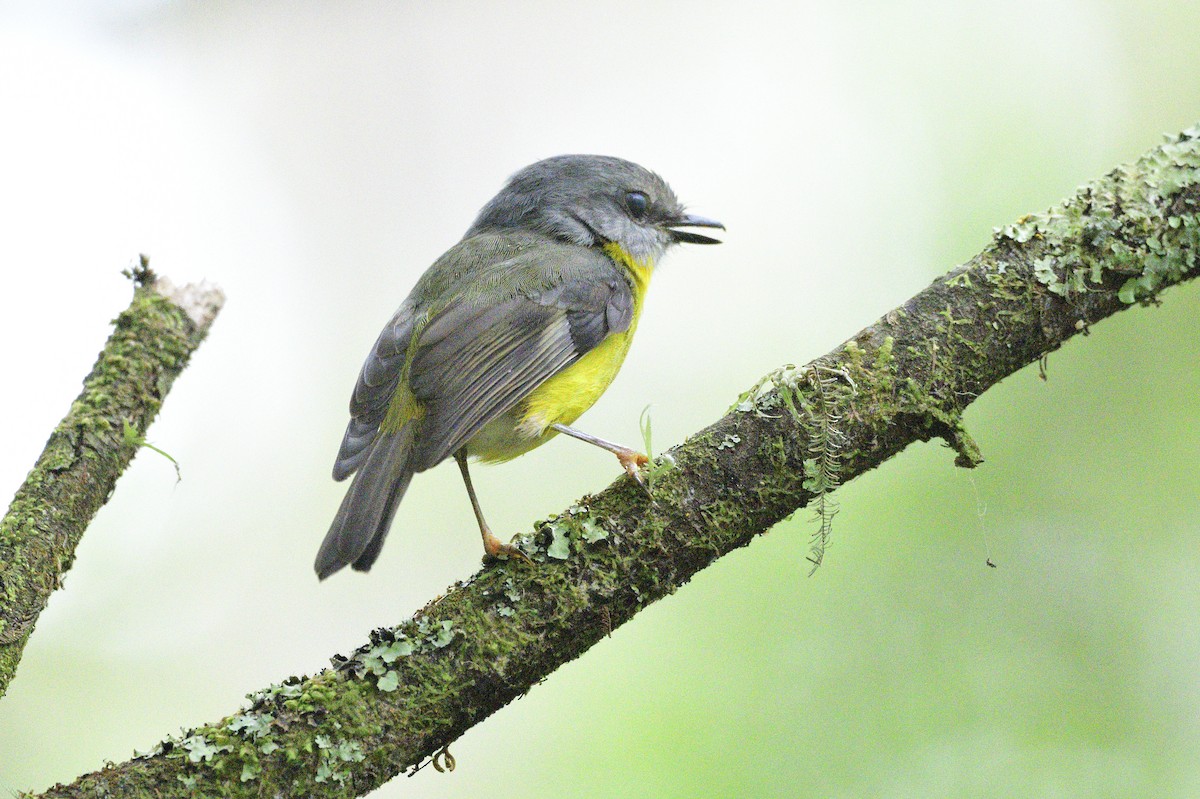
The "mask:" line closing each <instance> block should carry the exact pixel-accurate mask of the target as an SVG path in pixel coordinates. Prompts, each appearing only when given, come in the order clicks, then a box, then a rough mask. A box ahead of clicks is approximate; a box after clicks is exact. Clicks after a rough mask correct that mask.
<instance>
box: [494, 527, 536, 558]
mask: <svg viewBox="0 0 1200 799" xmlns="http://www.w3.org/2000/svg"><path fill="white" fill-rule="evenodd" d="M483 552H484V555H483V562H484V563H490V562H491V561H494V560H519V561H523V562H525V563H533V561H532V560H530V559H529V556H528V555H526V554H525V553H524V552H522V551H521V550H520V549H519V548H517V547H515V546H513V545H512V544H506V543H504V542H503V541H501V540H500V539H499V538H496V536H494V535H492V534H491V533H490V532H487V533H484V536H483Z"/></svg>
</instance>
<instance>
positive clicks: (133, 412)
mask: <svg viewBox="0 0 1200 799" xmlns="http://www.w3.org/2000/svg"><path fill="white" fill-rule="evenodd" d="M147 263H148V262H147V259H146V257H145V256H142V262H141V266H140V267H139V268H138V269H136V270H134V271H132V272H130V273H129V276H130V278H131V279H133V281H134V283H135V285H136V286H137V288H136V290H135V291H134V296H133V302H132V303H131V304H130V306H129V307H128V308H127V309H125V310H124V311H123V312H122V313H121V315H120V316H118V317H117V318H116V321H115V330H113V334H112V336H111V337H110V338H109V340H108V343H107V344H105V345H104V350H103V351H102V352H101V353H100V357H99V358H98V359H97V361H96V365H95V366H94V367H92V372H91V374H89V375H88V376H87V378H86V379H85V380H84V381H83V392H82V393H81V394H80V395H79V397H78V398H77V399H76V400H75V402H74V403H73V404H72V405H71V410H70V411H68V413H67V415H66V417H65V418H64V419H63V420H62V421H61V422H60V423H59V425H58V427H56V428H55V429H54V432H53V433H51V434H50V440H49V441H48V442H46V448H45V450H43V451H42V454H41V457H39V458H38V460H37V463H36V464H35V465H34V467H33V470H32V471H31V472H30V473H29V476H28V477H27V478H25V483H24V484H23V485H22V486H21V487H20V488H19V489H18V490H17V493H16V495H15V496H14V497H13V501H12V505H10V506H9V509H8V513H7V514H6V515H5V516H4V519H3V520H0V696H3V695H4V693H5V691H6V690H7V689H8V684H9V683H10V682H11V681H12V678H13V675H14V674H15V673H16V670H17V664H18V663H19V662H20V661H21V654H22V652H23V651H24V649H25V642H26V641H28V640H29V634H30V633H31V632H32V631H33V626H34V624H35V623H36V622H37V618H38V615H39V614H40V613H41V612H42V609H43V608H45V607H46V602H47V600H48V599H49V598H50V593H51V592H52V591H53V590H54V589H55V588H57V587H59V586H60V585H62V582H63V576H64V575H65V574H66V572H67V570H68V569H70V568H71V563H72V562H73V561H74V559H75V547H76V546H77V545H78V544H79V539H80V538H81V537H82V536H83V531H84V530H85V529H87V526H88V524H89V523H90V522H91V520H92V517H93V516H95V515H96V511H98V510H100V507H101V506H102V505H104V503H105V502H107V501H108V498H109V497H110V496H111V495H112V492H113V488H114V486H115V485H116V482H117V478H118V477H120V476H121V473H122V472H123V471H125V467H126V466H128V465H129V462H130V461H131V460H133V456H134V455H135V454H136V453H137V450H138V448H139V447H140V446H141V445H142V444H143V443H144V438H143V437H144V436H145V433H146V428H147V427H149V426H150V422H151V421H153V419H154V417H155V415H156V414H157V413H158V409H159V408H160V407H161V406H162V402H163V399H164V398H165V397H166V395H167V392H168V391H169V390H170V388H171V384H172V383H173V382H175V378H176V377H178V376H179V373H180V372H182V371H183V368H184V367H185V366H186V365H187V362H188V358H189V357H191V354H192V352H193V351H194V350H195V349H196V347H198V346H199V345H200V342H201V341H203V340H204V337H205V336H206V335H207V334H208V329H209V327H210V326H211V325H212V322H213V319H214V318H215V317H216V315H217V312H218V311H220V309H221V305H222V304H223V303H224V302H225V297H224V295H223V294H222V293H221V291H220V289H217V288H215V287H211V286H206V285H203V284H202V285H200V286H192V285H188V286H184V287H182V288H176V287H174V286H172V285H171V284H170V283H169V282H168V281H166V280H163V279H156V278H155V275H154V273H153V272H152V271H151V270H150V269H149V267H148V265H147Z"/></svg>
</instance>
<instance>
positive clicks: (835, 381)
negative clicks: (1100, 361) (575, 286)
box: [44, 127, 1200, 797]
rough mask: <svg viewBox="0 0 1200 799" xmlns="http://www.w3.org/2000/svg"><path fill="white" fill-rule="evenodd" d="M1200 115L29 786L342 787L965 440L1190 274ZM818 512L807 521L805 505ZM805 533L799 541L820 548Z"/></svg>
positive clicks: (397, 762)
mask: <svg viewBox="0 0 1200 799" xmlns="http://www.w3.org/2000/svg"><path fill="white" fill-rule="evenodd" d="M1198 253H1200V127H1196V128H1192V129H1191V130H1189V131H1187V132H1185V133H1183V134H1182V135H1180V136H1178V137H1176V138H1174V139H1171V140H1170V141H1168V142H1167V143H1165V144H1163V145H1162V146H1160V147H1158V148H1156V149H1154V150H1152V151H1150V152H1149V153H1148V154H1146V155H1145V156H1144V157H1142V158H1141V159H1140V160H1139V161H1138V162H1136V163H1135V164H1131V165H1128V166H1124V167H1119V168H1117V169H1116V170H1114V171H1113V172H1111V173H1110V174H1108V175H1106V176H1105V177H1103V178H1101V179H1100V180H1097V181H1096V182H1094V183H1092V184H1090V185H1089V186H1085V187H1083V188H1082V189H1080V190H1079V192H1078V193H1077V194H1076V195H1075V196H1074V197H1072V198H1070V199H1068V200H1066V201H1065V202H1063V203H1062V204H1061V205H1059V206H1057V207H1055V208H1053V209H1051V210H1049V211H1048V212H1046V213H1044V214H1041V215H1038V216H1029V217H1025V218H1023V219H1021V220H1019V221H1018V222H1016V223H1015V224H1013V225H1009V226H1007V227H1005V228H1003V229H1001V230H998V231H997V232H996V235H995V237H994V240H993V242H992V243H991V244H990V245H989V246H988V247H987V249H985V250H984V251H983V252H982V253H980V254H979V255H977V256H976V257H975V258H973V259H972V260H971V261H970V262H969V263H967V264H965V265H964V266H961V267H959V268H957V269H954V270H952V271H951V272H950V273H949V274H947V275H945V276H944V277H941V278H939V279H938V280H936V281H935V282H934V283H933V285H931V286H930V287H929V288H927V289H925V290H924V291H922V292H921V293H920V294H918V295H917V296H915V297H913V298H912V299H910V300H909V301H908V302H906V303H904V304H903V305H902V306H900V307H898V308H896V309H895V310H893V311H891V312H889V313H888V314H887V315H885V316H884V317H883V318H882V319H880V320H879V321H877V322H876V323H875V324H873V325H871V326H870V327H867V328H866V329H864V330H863V331H861V332H860V333H858V334H857V335H855V336H854V337H853V338H852V339H850V340H849V341H847V342H846V343H845V344H843V345H842V346H840V347H838V348H837V349H836V350H834V351H833V352H831V353H830V354H829V355H826V356H825V357H823V358H820V359H818V360H817V361H815V362H814V363H813V364H810V365H809V366H808V367H805V368H802V369H796V368H790V367H789V368H784V369H781V370H777V371H776V372H773V373H772V374H771V375H769V376H768V377H767V378H766V379H765V380H764V381H763V383H762V384H761V385H760V386H757V387H755V388H754V389H752V390H751V391H749V392H747V393H746V394H744V395H743V396H742V397H741V398H740V399H739V401H738V403H737V405H736V406H735V408H734V409H733V410H731V411H730V413H729V414H727V415H726V416H725V417H723V418H722V419H720V420H718V421H717V422H716V423H715V424H713V425H711V426H710V427H708V428H707V429H705V430H702V431H700V432H699V433H697V434H696V435H694V436H692V437H691V438H689V439H688V440H687V441H686V442H685V443H684V444H682V445H681V446H679V447H676V448H675V449H673V450H671V451H670V452H669V453H668V455H667V456H665V457H664V458H660V459H659V460H658V461H657V462H656V464H655V470H656V471H655V475H654V489H653V494H652V496H647V495H646V493H645V492H644V491H642V489H640V488H639V487H637V486H636V485H634V484H633V483H632V481H630V480H629V479H627V478H623V479H621V480H619V481H617V482H616V483H614V484H613V485H612V486H610V487H609V488H608V489H606V490H605V491H603V492H602V493H600V494H598V495H595V496H590V497H585V498H583V499H582V500H580V501H579V502H578V503H577V504H575V505H573V506H571V507H570V508H568V509H567V510H566V511H564V512H563V513H561V514H559V515H557V516H555V517H553V518H551V519H548V520H546V521H543V522H539V523H537V524H536V525H535V530H534V531H533V532H531V533H528V534H525V535H524V536H523V537H522V538H521V541H520V544H521V547H522V548H523V549H524V551H525V552H527V553H528V554H529V555H530V556H531V557H532V558H533V559H534V560H535V561H536V562H537V563H536V565H532V566H530V565H527V564H522V563H513V562H510V563H503V564H498V565H494V566H491V567H489V568H485V569H483V570H482V571H480V572H479V573H477V574H476V575H474V576H473V577H472V578H471V579H469V580H468V581H467V582H465V583H461V584H459V585H457V586H456V587H455V588H454V589H453V590H452V591H450V592H449V593H448V594H447V595H446V596H445V597H442V598H440V599H438V600H434V601H433V602H431V603H430V604H429V605H427V606H426V607H425V608H424V609H423V610H421V611H420V612H418V613H417V614H416V615H415V616H413V618H411V619H409V620H408V621H406V622H403V623H402V624H400V625H398V626H397V627H394V628H391V629H381V630H376V631H375V632H374V633H373V634H372V635H371V637H370V640H369V641H368V642H367V643H366V644H364V645H363V646H362V647H361V648H360V649H358V650H357V651H356V652H354V653H353V654H352V655H351V656H349V657H335V658H334V667H333V668H330V669H327V670H325V671H322V672H321V673H319V674H317V675H314V676H312V677H307V678H289V679H288V680H285V681H284V682H283V683H282V684H280V685H274V686H271V687H270V688H267V689H265V690H263V691H260V692H259V693H258V694H256V695H254V696H252V697H251V700H252V701H251V704H250V705H249V707H248V708H246V709H245V710H243V711H241V712H239V713H237V714H234V715H232V716H229V717H227V718H225V719H222V720H221V721H219V722H217V723H216V724H213V725H210V726H206V727H201V728H198V729H195V730H193V731H191V732H189V733H188V734H187V735H185V736H183V737H182V738H180V739H172V740H169V741H166V742H164V743H163V744H162V745H160V746H159V747H158V748H156V750H155V751H154V752H152V753H150V754H148V755H145V756H140V757H137V758H135V759H133V760H130V761H128V762H126V763H122V764H119V765H111V766H108V767H105V768H104V769H103V770H102V771H99V772H96V773H94V774H90V775H87V776H84V777H82V778H80V779H79V780H78V781H77V782H76V783H74V784H73V785H71V786H56V787H55V788H52V789H51V790H49V791H47V792H46V793H45V794H44V795H45V796H55V797H59V796H85V795H86V796H94V795H99V794H103V795H106V796H132V795H142V794H143V793H145V794H153V795H156V796H242V795H245V796H276V795H290V796H295V795H305V796H355V795H361V794H364V793H366V792H368V791H370V790H372V789H374V788H376V787H378V786H380V785H382V784H383V783H385V782H387V781H388V780H389V779H391V778H392V777H394V776H395V775H397V774H399V773H400V772H402V771H404V770H406V769H412V768H416V767H419V766H420V765H421V764H423V763H425V762H426V761H427V760H428V759H430V758H433V759H434V760H433V762H434V765H435V766H443V767H444V766H445V765H446V764H447V763H446V757H445V755H444V753H445V750H446V747H447V746H448V745H449V744H450V743H452V742H453V741H455V740H456V739H457V738H458V737H459V736H461V735H462V734H463V733H464V732H465V731H466V730H468V729H470V727H471V726H472V725H474V724H477V723H478V722H479V721H481V720H482V719H484V718H486V717H487V716H489V715H490V714H492V713H494V712H495V711H496V710H498V709H500V708H501V707H503V706H504V705H505V704H507V703H508V702H510V701H512V700H513V699H515V698H517V697H519V696H521V695H522V694H523V693H525V692H526V691H528V690H529V689H530V688H531V687H532V686H533V685H535V684H536V683H537V682H538V681H540V680H542V679H544V678H545V677H546V676H547V675H548V674H550V673H551V672H553V671H554V670H555V669H556V668H558V667H559V666H561V665H562V664H563V663H566V662H567V661H570V660H572V659H574V658H576V657H578V656H579V655H580V654H582V653H583V652H584V651H586V650H587V649H588V648H589V647H591V646H592V645H593V644H595V643H596V642H598V641H599V640H600V639H601V638H603V637H604V636H605V635H606V634H608V633H609V632H610V631H611V630H612V629H613V628H615V627H618V626H620V625H621V624H624V623H625V622H627V621H628V620H629V619H631V618H632V617H633V616H634V615H635V614H636V613H637V612H638V611H639V610H641V609H642V608H643V607H645V606H646V605H647V604H649V603H651V602H653V601H655V600H657V599H660V598H662V597H664V596H666V595H667V594H670V593H672V592H674V591H675V590H676V589H677V588H679V586H681V585H682V584H684V583H685V582H687V581H688V580H689V579H690V578H691V577H692V575H694V574H695V573H696V572H697V571H699V570H700V569H702V568H704V567H705V566H707V565H708V564H709V563H711V562H712V561H713V560H715V559H716V558H718V557H720V556H721V555H724V554H725V553H727V552H729V551H731V550H734V549H736V548H738V547H741V546H745V545H746V544H748V543H749V542H750V541H751V540H753V539H754V537H755V536H756V535H758V534H760V533H762V532H764V531H765V530H767V529H768V528H769V527H771V525H773V524H775V523H776V522H778V521H780V520H781V519H783V518H785V517H787V516H788V515H790V514H791V513H793V512H795V511H796V510H797V509H798V508H801V507H804V506H805V505H807V504H809V503H810V502H813V501H814V500H818V499H823V498H824V497H825V495H826V494H827V493H828V492H829V491H830V490H832V489H833V488H834V487H835V486H836V485H837V484H838V483H839V482H844V481H846V480H849V479H851V478H853V477H855V476H857V475H859V474H862V473H863V472H865V471H867V470H869V469H872V468H874V467H876V466H878V465H879V464H880V463H882V462H883V461H884V460H886V459H888V458H890V457H891V456H893V455H895V454H896V453H898V452H900V451H901V450H902V449H904V448H905V447H906V446H908V445H909V444H911V443H913V442H914V441H924V440H928V439H931V438H935V437H936V438H942V439H944V440H946V441H947V442H948V443H949V445H950V446H951V447H953V449H954V450H955V451H956V452H957V462H958V463H959V464H960V465H962V466H968V467H969V466H973V465H975V464H977V463H979V462H980V460H981V459H980V455H979V452H978V450H977V448H976V447H975V445H974V443H973V442H972V441H971V439H970V437H969V436H968V435H967V433H966V431H965V430H964V429H963V426H962V412H963V410H964V409H965V408H966V407H967V405H969V404H970V403H971V402H972V401H973V400H974V399H975V398H976V397H978V396H979V395H980V394H981V393H982V392H984V391H986V390H987V389H988V388H989V387H991V386H993V385H995V384H996V383H997V382H999V381H1000V380H1002V379H1003V378H1004V377H1006V376H1008V375H1010V374H1012V373H1013V372H1015V371H1017V370H1018V369H1020V368H1022V367H1024V366H1026V365H1028V364H1031V363H1034V362H1037V361H1039V360H1040V359H1042V358H1043V357H1044V356H1045V355H1046V354H1047V353H1049V352H1051V351H1053V350H1055V349H1057V348H1058V347H1060V346H1061V345H1062V344H1063V342H1065V341H1066V340H1067V339H1069V338H1071V337H1072V336H1074V335H1076V334H1079V333H1086V332H1087V330H1088V327H1089V326H1090V325H1092V324H1095V323H1096V322H1098V321H1099V320H1101V319H1103V318H1105V317H1108V316H1111V315H1112V314H1114V313H1116V312H1117V311H1120V310H1122V309H1124V308H1127V307H1129V306H1130V305H1131V304H1135V303H1141V304H1152V303H1156V302H1157V301H1158V295H1159V293H1160V292H1161V291H1162V290H1163V289H1164V288H1166V287H1168V286H1170V285H1172V284H1175V283H1178V282H1181V281H1183V280H1186V279H1191V278H1194V277H1196V276H1197V274H1198V273H1200V266H1198V265H1197V258H1198V255H1197V254H1198ZM823 529H824V526H823ZM820 543H821V542H820V541H818V542H817V545H818V546H817V551H816V553H815V557H814V559H818V560H819V553H820Z"/></svg>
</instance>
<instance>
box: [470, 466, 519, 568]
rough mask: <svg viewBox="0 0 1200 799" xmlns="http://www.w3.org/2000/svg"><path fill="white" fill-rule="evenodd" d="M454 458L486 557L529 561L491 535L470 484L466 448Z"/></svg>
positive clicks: (512, 547)
mask: <svg viewBox="0 0 1200 799" xmlns="http://www.w3.org/2000/svg"><path fill="white" fill-rule="evenodd" d="M454 460H456V461H458V468H459V470H460V471H461V472H462V477H463V482H464V483H466V485H467V496H469V497H470V498H471V508H472V509H473V510H474V511H475V521H477V522H479V534H480V535H482V536H483V551H484V552H485V553H487V557H489V558H495V557H499V556H500V555H507V556H509V557H513V558H517V559H518V560H523V561H525V562H526V563H528V562H529V557H528V556H527V555H526V554H525V553H524V552H522V551H521V550H519V549H517V548H516V547H514V546H512V545H511V544H505V543H504V542H502V541H501V540H500V539H499V538H496V536H494V535H492V530H491V528H490V527H488V523H487V522H486V521H485V520H484V518H483V511H482V510H481V509H480V508H479V499H478V498H477V497H476V496H475V486H473V485H471V473H470V472H469V471H467V449H466V447H463V448H461V449H459V451H458V452H456V453H454Z"/></svg>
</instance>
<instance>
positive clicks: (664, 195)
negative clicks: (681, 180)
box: [467, 155, 724, 262]
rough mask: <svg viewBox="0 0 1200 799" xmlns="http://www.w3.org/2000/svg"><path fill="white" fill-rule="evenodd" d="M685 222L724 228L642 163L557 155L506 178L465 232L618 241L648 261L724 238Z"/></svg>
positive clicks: (599, 243)
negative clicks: (679, 246)
mask: <svg viewBox="0 0 1200 799" xmlns="http://www.w3.org/2000/svg"><path fill="white" fill-rule="evenodd" d="M681 227H719V228H724V225H722V224H721V223H720V222H714V221H713V220H711V219H705V218H704V217H702V216H693V215H690V214H688V213H686V212H685V211H684V209H683V205H682V204H681V203H680V202H679V200H678V199H676V197H675V192H673V191H671V187H670V186H668V185H667V183H666V181H664V180H663V179H662V178H660V177H659V176H658V175H656V174H654V173H653V172H651V171H650V170H648V169H645V168H643V167H640V166H638V165H637V164H634V163H631V162H629V161H625V160H622V159H620V158H612V157H611V156H606V155H559V156H555V157H554V158H547V159H545V160H544V161H538V162H537V163H535V164H531V165H530V166H527V167H525V168H524V169H522V170H521V171H520V172H518V173H517V174H515V175H513V176H512V177H511V178H509V181H508V184H507V185H506V186H505V187H504V188H503V189H502V190H501V192H500V193H499V194H497V195H496V196H495V197H493V198H492V200H491V202H489V203H488V204H487V205H485V206H484V207H483V210H482V211H480V212H479V216H478V217H477V218H476V219H475V224H473V225H471V229H470V230H468V231H467V236H473V235H475V234H476V233H480V232H483V231H487V230H502V229H505V228H524V229H528V230H536V231H538V232H540V233H544V234H546V235H548V236H553V237H555V238H557V239H561V240H563V241H568V242H571V243H572V244H579V245H582V246H585V247H600V246H603V245H604V244H608V243H609V242H615V243H617V244H619V245H620V246H621V247H623V248H624V249H625V250H627V251H628V252H629V253H630V254H631V255H632V256H633V257H634V258H636V259H638V260H639V261H646V260H649V261H651V262H653V261H657V260H658V257H659V256H660V255H662V253H663V251H664V250H666V249H667V248H668V247H670V246H671V245H672V244H674V243H676V242H680V241H686V242H691V243H693V244H719V243H720V242H718V241H717V240H716V239H713V238H709V237H708V236H703V235H701V234H699V233H694V232H692V231H688V230H679V228H681Z"/></svg>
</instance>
